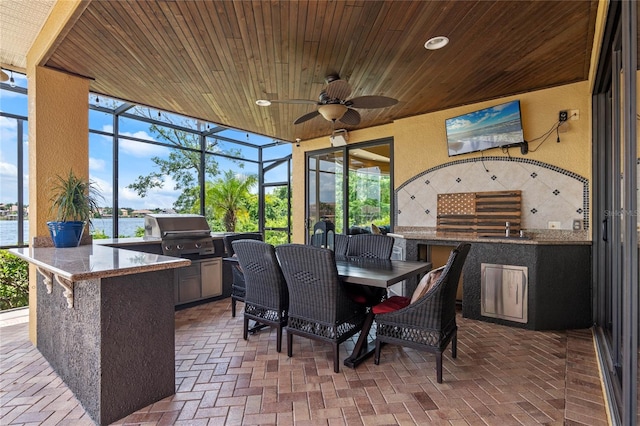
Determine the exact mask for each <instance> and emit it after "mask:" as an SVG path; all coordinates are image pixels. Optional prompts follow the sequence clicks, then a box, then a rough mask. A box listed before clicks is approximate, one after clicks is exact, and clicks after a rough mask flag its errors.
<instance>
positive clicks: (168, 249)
mask: <svg viewBox="0 0 640 426" xmlns="http://www.w3.org/2000/svg"><path fill="white" fill-rule="evenodd" d="M172 248H173V247H171V245H170V244H167V245H166V246H164V249H165V250H166V251H171V249H172Z"/></svg>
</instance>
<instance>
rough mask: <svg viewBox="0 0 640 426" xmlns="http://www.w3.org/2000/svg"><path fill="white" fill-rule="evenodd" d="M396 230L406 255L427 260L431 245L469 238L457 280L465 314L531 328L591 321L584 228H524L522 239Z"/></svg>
mask: <svg viewBox="0 0 640 426" xmlns="http://www.w3.org/2000/svg"><path fill="white" fill-rule="evenodd" d="M395 232H397V233H398V234H401V236H402V237H404V239H402V240H401V241H399V242H397V243H396V244H404V250H405V253H406V255H405V256H406V259H407V260H426V261H432V259H431V253H432V250H436V249H438V248H442V249H445V250H449V247H450V248H453V247H455V246H456V245H457V244H459V243H460V242H468V243H471V250H470V252H469V255H468V256H467V260H466V262H465V266H464V269H463V280H462V287H463V289H462V290H463V291H462V315H463V316H464V317H465V318H470V319H476V320H481V321H487V322H494V323H497V324H502V325H508V326H510V327H521V328H527V329H530V330H566V329H575V328H588V327H590V326H591V325H592V319H591V242H590V241H589V240H588V238H587V235H586V231H579V232H573V231H559V232H551V231H544V230H540V231H535V232H534V231H527V233H526V236H525V237H524V238H519V237H518V236H514V237H509V238H505V237H499V236H495V237H487V238H484V237H475V236H464V235H458V236H443V235H442V234H440V233H438V232H436V230H434V229H430V228H423V229H420V228H414V229H411V228H399V229H398V230H396V231H395ZM436 266H438V265H437V264H435V263H434V267H436ZM410 290H412V288H410Z"/></svg>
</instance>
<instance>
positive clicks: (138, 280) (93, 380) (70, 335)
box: [37, 269, 175, 424]
mask: <svg viewBox="0 0 640 426" xmlns="http://www.w3.org/2000/svg"><path fill="white" fill-rule="evenodd" d="M37 286H38V289H37V290H38V307H37V317H38V322H37V324H38V325H37V333H38V334H37V335H38V337H37V347H38V350H39V351H40V352H41V353H42V354H43V355H44V357H45V358H46V359H47V361H49V363H50V364H51V366H52V368H53V369H54V371H55V372H56V373H57V374H58V375H59V376H60V377H61V378H62V380H63V381H64V382H65V383H66V384H67V385H68V386H69V388H70V389H71V390H72V392H73V393H74V395H75V396H76V397H77V398H78V400H79V401H80V403H81V404H82V406H83V407H84V409H85V410H86V411H87V413H88V414H89V416H90V417H91V418H92V419H93V420H94V421H95V422H96V423H97V424H109V423H112V422H114V421H116V420H118V419H121V418H123V417H125V416H127V415H128V414H130V413H132V412H134V411H136V410H138V409H140V408H143V407H145V406H147V405H149V404H151V403H153V402H156V401H158V400H160V399H162V398H165V397H167V396H170V395H173V394H174V393H175V340H174V339H175V337H174V333H175V318H174V315H175V311H174V300H173V297H174V289H173V270H171V269H168V270H161V271H153V272H145V273H140V274H134V275H124V276H118V277H110V278H102V279H91V280H86V281H78V282H76V283H75V286H74V287H75V288H74V307H73V308H67V304H66V301H65V298H64V296H63V295H62V292H63V288H62V287H61V286H59V285H54V286H53V292H52V294H47V292H46V287H45V285H44V283H43V279H42V276H41V275H40V274H38V284H37Z"/></svg>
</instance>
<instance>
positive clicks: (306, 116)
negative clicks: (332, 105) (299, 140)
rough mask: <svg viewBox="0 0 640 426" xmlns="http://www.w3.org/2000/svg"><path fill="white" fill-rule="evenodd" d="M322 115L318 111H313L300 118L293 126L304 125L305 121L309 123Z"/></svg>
mask: <svg viewBox="0 0 640 426" xmlns="http://www.w3.org/2000/svg"><path fill="white" fill-rule="evenodd" d="M319 115H320V113H319V112H318V111H317V110H316V111H311V112H309V113H307V114H305V115H303V116H301V117H298V119H297V120H296V121H294V122H293V124H300V123H304V122H305V121H309V120H311V119H312V118H315V117H317V116H319Z"/></svg>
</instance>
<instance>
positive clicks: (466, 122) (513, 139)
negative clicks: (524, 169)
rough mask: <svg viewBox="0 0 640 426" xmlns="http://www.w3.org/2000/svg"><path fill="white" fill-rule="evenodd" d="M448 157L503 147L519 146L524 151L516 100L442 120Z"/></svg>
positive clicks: (524, 145) (524, 144) (518, 103)
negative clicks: (445, 132) (445, 131)
mask: <svg viewBox="0 0 640 426" xmlns="http://www.w3.org/2000/svg"><path fill="white" fill-rule="evenodd" d="M445 126H446V128H447V148H448V150H449V157H452V156H454V155H460V154H466V153H469V152H475V151H484V150H486V149H491V148H499V147H505V146H520V147H521V148H522V152H523V153H526V152H525V149H524V147H526V143H525V141H524V135H523V132H522V118H521V114H520V101H517V100H516V101H511V102H507V103H504V104H500V105H496V106H493V107H490V108H485V109H481V110H478V111H474V112H470V113H468V114H464V115H459V116H457V117H453V118H449V119H447V120H445Z"/></svg>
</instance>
